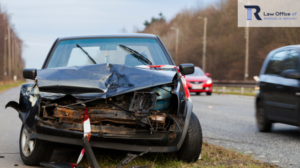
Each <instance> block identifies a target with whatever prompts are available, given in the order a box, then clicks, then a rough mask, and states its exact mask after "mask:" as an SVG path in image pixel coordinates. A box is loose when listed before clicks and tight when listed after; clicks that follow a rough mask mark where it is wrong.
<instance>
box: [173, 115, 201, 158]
mask: <svg viewBox="0 0 300 168" xmlns="http://www.w3.org/2000/svg"><path fill="white" fill-rule="evenodd" d="M201 148H202V131H201V126H200V122H199V120H198V118H197V116H196V115H195V114H194V113H192V116H191V121H190V124H189V128H188V131H187V134H186V137H185V140H184V142H183V144H182V146H181V148H180V149H179V151H178V152H177V158H178V160H182V161H184V162H195V161H197V160H198V158H199V155H200V153H201Z"/></svg>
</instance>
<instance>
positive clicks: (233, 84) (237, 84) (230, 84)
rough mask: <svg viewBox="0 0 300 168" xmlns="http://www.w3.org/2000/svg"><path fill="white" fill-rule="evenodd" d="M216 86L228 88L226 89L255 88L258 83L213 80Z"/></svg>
mask: <svg viewBox="0 0 300 168" xmlns="http://www.w3.org/2000/svg"><path fill="white" fill-rule="evenodd" d="M213 85H214V86H226V87H245V88H254V87H255V85H256V81H254V80H252V81H239V80H213Z"/></svg>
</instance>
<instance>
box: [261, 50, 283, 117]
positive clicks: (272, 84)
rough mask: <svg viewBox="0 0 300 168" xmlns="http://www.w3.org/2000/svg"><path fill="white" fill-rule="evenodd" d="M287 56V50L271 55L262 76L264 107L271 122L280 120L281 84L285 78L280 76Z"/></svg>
mask: <svg viewBox="0 0 300 168" xmlns="http://www.w3.org/2000/svg"><path fill="white" fill-rule="evenodd" d="M285 56H286V51H285V50H277V51H275V52H272V53H271V56H270V58H269V59H268V60H267V61H268V62H267V66H266V68H265V71H264V72H263V73H262V74H261V75H260V91H261V94H262V96H263V102H262V103H263V107H264V109H265V112H266V115H267V117H268V118H269V119H270V120H275V121H278V120H279V119H280V117H279V116H280V114H281V113H280V110H279V108H278V106H280V100H281V98H280V93H281V89H282V88H281V87H280V86H279V84H280V83H281V82H282V80H283V78H282V77H281V76H280V73H281V71H282V62H283V60H284V58H285Z"/></svg>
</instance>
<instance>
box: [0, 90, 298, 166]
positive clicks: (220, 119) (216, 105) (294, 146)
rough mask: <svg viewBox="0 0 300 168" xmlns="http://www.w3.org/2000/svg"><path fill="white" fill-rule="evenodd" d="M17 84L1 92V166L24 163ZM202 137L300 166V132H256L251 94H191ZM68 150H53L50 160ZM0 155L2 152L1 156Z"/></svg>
mask: <svg viewBox="0 0 300 168" xmlns="http://www.w3.org/2000/svg"><path fill="white" fill-rule="evenodd" d="M19 90H20V88H19V87H17V88H13V89H10V90H8V91H5V92H2V93H0V133H1V136H0V168H2V167H4V168H10V167H16V166H14V165H15V164H17V165H18V167H20V168H23V167H27V166H24V165H23V163H22V161H21V158H20V156H19V133H20V128H21V121H20V120H19V118H18V114H17V112H16V111H14V110H13V109H11V108H8V109H4V106H5V104H6V103H7V102H8V101H10V100H15V101H18V98H19ZM192 99H193V104H194V112H195V113H196V115H197V116H198V118H199V120H200V123H201V126H202V131H203V136H204V140H205V141H207V142H209V143H212V144H217V145H220V146H224V147H226V148H231V149H235V150H237V151H240V152H242V153H246V154H253V156H254V157H255V158H256V159H259V160H262V161H267V162H270V163H274V164H276V165H279V166H282V167H300V159H299V158H298V157H299V155H300V133H299V129H298V127H294V126H288V125H283V124H275V125H274V127H273V131H272V132H271V133H260V132H258V130H257V128H256V125H255V119H254V98H253V97H246V96H234V95H212V96H206V95H204V94H203V95H200V96H195V95H192ZM66 155H67V154H66V153H64V152H62V153H61V152H59V151H56V152H55V153H54V155H53V156H52V159H51V160H52V161H56V160H59V159H61V158H65V157H67V156H66ZM1 156H4V158H2V157H1Z"/></svg>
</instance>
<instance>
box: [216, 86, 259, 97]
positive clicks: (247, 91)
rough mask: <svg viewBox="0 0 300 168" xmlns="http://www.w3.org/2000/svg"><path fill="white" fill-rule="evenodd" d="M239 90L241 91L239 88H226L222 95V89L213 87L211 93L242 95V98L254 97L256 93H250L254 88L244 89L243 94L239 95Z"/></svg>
mask: <svg viewBox="0 0 300 168" xmlns="http://www.w3.org/2000/svg"><path fill="white" fill-rule="evenodd" d="M237 90H238V91H237ZM240 90H241V87H226V92H225V93H223V87H214V90H213V93H218V94H233V95H244V96H255V95H256V93H254V92H251V91H254V88H244V93H243V94H241V91H240Z"/></svg>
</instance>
